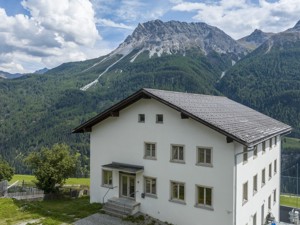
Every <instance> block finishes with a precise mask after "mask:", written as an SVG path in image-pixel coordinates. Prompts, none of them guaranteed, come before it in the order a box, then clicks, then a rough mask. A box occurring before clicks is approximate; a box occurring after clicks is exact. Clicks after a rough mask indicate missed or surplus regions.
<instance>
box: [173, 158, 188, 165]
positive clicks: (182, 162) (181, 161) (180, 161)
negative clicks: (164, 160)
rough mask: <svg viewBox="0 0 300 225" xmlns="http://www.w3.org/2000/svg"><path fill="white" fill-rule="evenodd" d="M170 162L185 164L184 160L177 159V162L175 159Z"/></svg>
mask: <svg viewBox="0 0 300 225" xmlns="http://www.w3.org/2000/svg"><path fill="white" fill-rule="evenodd" d="M170 162H171V163H180V164H185V161H183V160H176V159H175V160H174V159H171V160H170Z"/></svg>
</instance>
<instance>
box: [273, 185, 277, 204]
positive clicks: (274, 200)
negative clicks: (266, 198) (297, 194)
mask: <svg viewBox="0 0 300 225" xmlns="http://www.w3.org/2000/svg"><path fill="white" fill-rule="evenodd" d="M275 203H276V189H274V192H273V204H275Z"/></svg>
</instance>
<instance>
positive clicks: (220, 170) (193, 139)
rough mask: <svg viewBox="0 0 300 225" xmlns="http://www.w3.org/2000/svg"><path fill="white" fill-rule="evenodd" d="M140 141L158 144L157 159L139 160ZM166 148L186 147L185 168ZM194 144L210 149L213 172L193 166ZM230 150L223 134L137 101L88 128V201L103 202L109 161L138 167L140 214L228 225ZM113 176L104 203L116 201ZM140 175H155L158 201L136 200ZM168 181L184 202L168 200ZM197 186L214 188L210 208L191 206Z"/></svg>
mask: <svg viewBox="0 0 300 225" xmlns="http://www.w3.org/2000/svg"><path fill="white" fill-rule="evenodd" d="M140 113H141V114H145V116H146V122H145V123H138V122H137V121H138V114H140ZM156 114H163V115H164V123H163V124H156V122H155V121H156V119H155V116H156ZM144 142H155V143H157V160H147V159H144V158H143V156H144ZM170 144H182V145H184V146H185V164H179V163H172V162H170ZM197 146H207V147H213V167H212V168H211V167H201V166H196V165H195V164H196V147H197ZM234 148H235V145H234V143H227V142H226V137H225V136H224V135H221V134H220V133H218V132H216V131H214V130H212V129H210V128H208V127H206V126H204V125H202V124H200V123H198V122H196V121H194V120H192V119H181V117H180V113H179V112H177V111H175V110H173V109H171V108H170V107H168V106H165V105H163V104H162V103H160V102H157V101H156V100H152V99H142V100H139V101H138V102H136V103H134V104H132V105H131V106H129V107H127V108H125V109H123V110H122V111H120V116H119V117H115V118H108V119H106V120H104V121H102V122H101V123H99V124H97V125H95V126H94V127H93V129H92V132H91V202H102V198H103V195H104V194H105V193H106V191H107V188H103V187H101V181H102V178H101V171H102V165H104V164H108V163H111V162H113V161H114V162H120V163H126V164H134V165H141V166H144V172H143V173H142V174H138V175H137V179H136V191H137V196H136V201H137V202H140V203H141V211H142V212H144V213H147V214H149V215H151V216H153V217H156V218H158V219H160V220H162V221H168V222H171V223H173V224H180V225H199V224H200V222H201V224H205V225H216V224H232V223H233V199H234V198H233V175H234V167H233V165H234ZM274 152H275V151H274ZM258 160H259V159H258ZM258 160H257V161H258ZM249 164H250V162H249ZM278 165H279V162H278ZM118 175H119V174H118V172H117V171H114V172H113V186H118V188H115V189H114V190H111V191H110V192H109V194H108V195H107V196H106V198H105V200H107V199H108V198H110V197H113V196H115V197H119V176H118ZM143 176H150V177H156V179H157V198H151V197H147V196H146V197H145V198H144V199H143V198H141V193H143V192H144V191H143V190H144V187H143V186H144V185H143ZM171 180H174V181H179V182H184V183H185V203H186V204H184V205H183V204H178V203H174V202H170V201H169V199H170V181H171ZM196 185H204V186H210V187H213V210H207V209H201V208H196V207H194V205H195V202H196ZM267 185H268V183H267ZM239 225H240V224H239Z"/></svg>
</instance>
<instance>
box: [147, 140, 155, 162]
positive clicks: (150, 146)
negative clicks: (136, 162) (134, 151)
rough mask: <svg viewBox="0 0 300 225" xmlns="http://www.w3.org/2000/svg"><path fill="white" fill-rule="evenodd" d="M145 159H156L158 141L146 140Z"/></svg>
mask: <svg viewBox="0 0 300 225" xmlns="http://www.w3.org/2000/svg"><path fill="white" fill-rule="evenodd" d="M144 158H145V159H156V143H149V142H145V153H144Z"/></svg>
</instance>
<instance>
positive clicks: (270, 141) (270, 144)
mask: <svg viewBox="0 0 300 225" xmlns="http://www.w3.org/2000/svg"><path fill="white" fill-rule="evenodd" d="M269 147H270V150H271V149H272V138H270V140H269Z"/></svg>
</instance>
